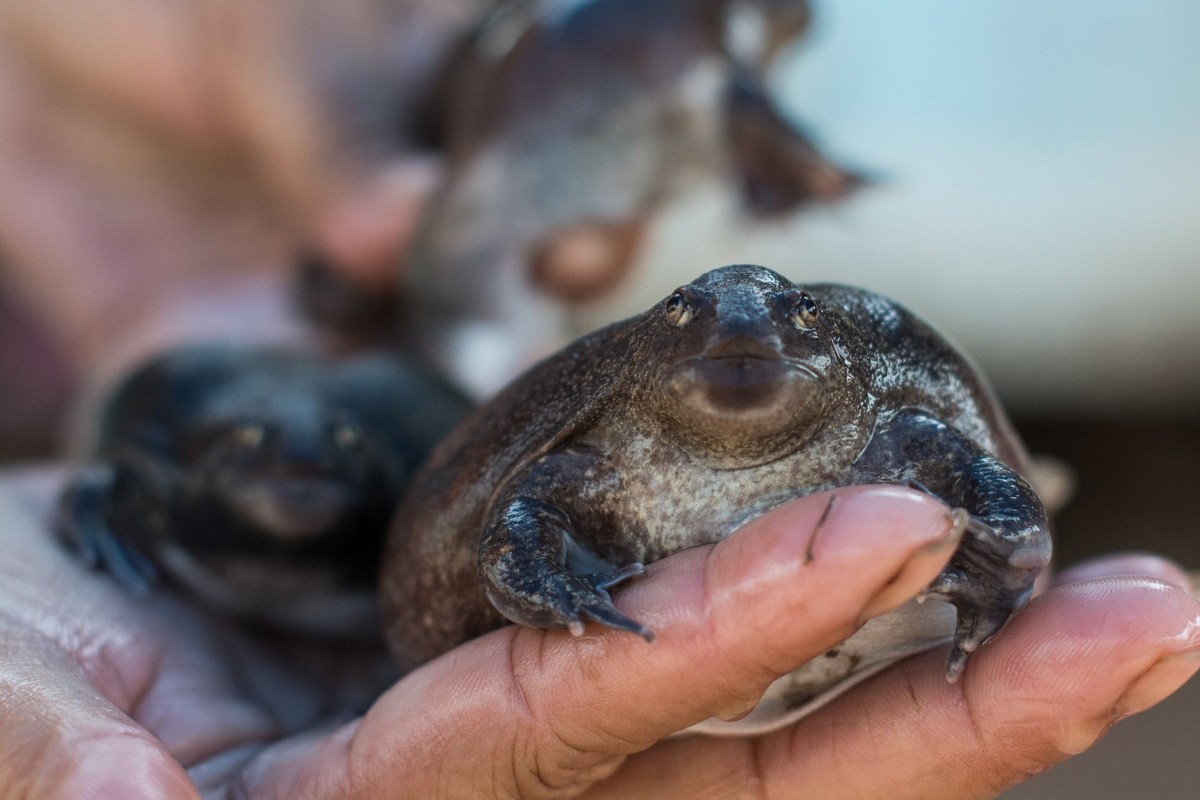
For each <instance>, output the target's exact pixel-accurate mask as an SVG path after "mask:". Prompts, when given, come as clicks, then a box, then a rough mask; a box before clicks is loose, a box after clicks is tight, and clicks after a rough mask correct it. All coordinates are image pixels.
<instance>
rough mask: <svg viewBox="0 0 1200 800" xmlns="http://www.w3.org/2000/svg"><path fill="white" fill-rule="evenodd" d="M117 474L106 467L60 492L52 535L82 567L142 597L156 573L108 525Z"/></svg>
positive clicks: (96, 467) (92, 469)
mask: <svg viewBox="0 0 1200 800" xmlns="http://www.w3.org/2000/svg"><path fill="white" fill-rule="evenodd" d="M118 472H119V471H118V468H117V467H114V466H112V465H107V464H105V465H94V466H90V467H87V468H86V469H84V470H83V471H81V472H80V473H79V474H78V475H77V476H76V477H75V478H74V479H73V480H72V481H71V482H70V483H69V484H68V485H67V487H66V489H65V490H64V491H63V495H62V500H61V502H60V505H59V514H58V520H57V524H56V525H55V531H56V533H57V534H58V537H59V539H60V540H61V541H62V542H63V543H64V544H65V545H66V546H67V548H68V549H70V550H71V551H72V552H74V553H75V555H76V556H78V557H79V558H80V559H81V560H82V561H83V562H84V563H85V564H87V565H88V566H90V567H94V568H99V569H104V570H106V571H108V572H109V573H110V574H111V575H112V576H113V578H115V579H116V580H117V582H118V583H120V584H121V585H122V586H124V587H125V588H126V589H127V590H128V591H130V592H132V593H133V594H137V595H146V594H148V593H149V592H150V589H151V588H152V587H153V586H154V585H155V584H156V583H157V582H158V578H159V575H158V569H157V568H156V567H155V566H154V563H153V562H151V561H150V559H148V558H147V557H146V556H145V555H143V554H142V552H141V551H140V550H138V549H137V547H136V546H134V545H133V544H131V543H130V542H128V541H127V540H125V539H123V538H122V537H120V536H118V535H117V534H116V533H114V532H113V530H112V527H111V526H110V524H109V519H110V511H111V510H112V508H113V503H114V500H115V496H116V487H117V483H118V481H119V478H120V476H119V474H118Z"/></svg>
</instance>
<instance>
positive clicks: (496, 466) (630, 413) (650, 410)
mask: <svg viewBox="0 0 1200 800" xmlns="http://www.w3.org/2000/svg"><path fill="white" fill-rule="evenodd" d="M1026 468H1027V461H1026V457H1025V455H1024V453H1023V450H1022V448H1021V445H1020V443H1019V442H1018V441H1017V439H1016V437H1015V436H1014V434H1013V432H1012V429H1011V428H1010V426H1009V424H1008V422H1007V421H1006V420H1005V417H1004V415H1003V413H1002V411H1001V410H1000V408H999V407H998V405H997V403H996V401H995V399H994V398H993V396H992V394H991V392H990V391H989V389H988V388H987V386H986V385H985V383H984V381H983V380H982V378H981V377H980V376H979V375H978V373H976V372H975V370H974V369H973V368H972V367H971V365H970V364H969V363H968V362H967V361H966V360H965V359H964V358H963V357H962V356H961V355H960V354H959V353H958V352H956V351H955V350H954V348H953V347H952V346H951V345H950V344H948V343H947V342H946V340H945V339H943V338H942V337H941V336H940V335H938V334H937V333H936V332H935V331H934V330H933V329H932V328H930V327H929V326H928V325H927V324H926V323H924V322H923V321H921V320H920V319H918V318H917V317H916V316H914V315H913V314H912V313H910V312H909V311H907V310H905V309H904V308H902V307H900V306H898V305H897V304H895V303H894V302H892V301H890V300H887V299H885V298H883V297H881V296H879V295H877V294H873V293H871V292H868V291H864V290H862V289H855V288H850V287H847V286H839V285H834V284H817V285H810V286H797V285H794V284H793V283H791V282H790V281H788V280H787V279H786V278H784V277H782V276H781V275H779V274H778V273H775V272H773V271H771V270H769V269H765V268H763V267H757V266H729V267H724V268H721V269H717V270H714V271H712V272H709V273H707V274H705V275H702V276H701V277H700V278H698V279H697V280H696V281H694V282H693V283H691V284H688V285H687V286H683V287H681V288H680V289H679V290H678V291H676V292H675V293H673V294H672V295H671V296H670V297H668V298H666V299H665V300H663V301H662V302H660V303H659V304H657V305H656V306H654V307H653V308H651V309H650V310H649V311H648V312H646V313H645V314H642V315H640V316H637V317H634V318H632V319H629V320H626V321H624V322H620V323H616V324H614V325H612V326H610V327H607V328H604V329H602V330H600V331H597V332H596V333H593V334H591V335H589V336H587V337H584V338H583V339H580V340H579V341H577V342H576V343H575V344H573V345H571V346H570V347H568V348H566V349H565V350H563V351H561V352H560V353H558V354H557V355H555V356H553V357H551V358H550V359H548V360H546V361H544V362H542V363H541V364H539V365H538V366H536V367H535V368H533V369H532V370H530V371H529V372H527V373H526V374H525V375H524V376H523V377H521V378H519V379H518V380H517V381H516V382H514V383H513V384H512V385H510V386H509V387H508V388H507V389H506V390H505V391H504V392H503V393H501V394H500V395H499V396H498V397H497V398H495V400H493V401H492V402H490V403H488V404H487V405H485V406H483V407H481V408H480V409H479V410H478V411H476V412H475V414H474V415H473V416H471V417H469V418H468V419H467V420H466V421H465V422H464V423H463V424H462V425H461V426H460V427H459V428H458V429H457V430H456V432H455V433H453V434H452V435H451V436H450V438H449V439H447V440H446V441H444V442H443V443H442V444H440V445H439V446H438V448H437V449H436V450H435V452H434V454H433V455H432V456H431V458H430V461H429V462H428V464H427V465H426V467H425V468H424V469H423V470H422V471H421V472H420V473H419V474H418V475H417V477H416V478H414V483H413V484H412V487H411V489H410V491H409V494H408V496H407V499H406V501H405V503H404V504H403V505H402V508H401V511H400V513H399V514H398V516H397V518H396V521H395V522H394V523H393V529H392V531H391V534H390V540H389V544H388V549H387V553H386V555H385V562H384V563H385V568H384V574H383V581H382V591H383V601H384V605H385V617H386V619H387V626H388V635H389V639H390V642H391V645H392V648H393V651H394V652H395V653H396V654H397V656H398V657H399V658H400V659H401V660H402V661H405V662H406V663H409V664H414V663H419V662H422V661H424V660H427V659H430V658H432V657H434V656H436V655H438V654H439V653H441V652H443V651H446V650H448V649H450V648H452V647H454V646H455V645H457V644H459V643H461V642H463V641H465V640H467V639H470V638H471V637H473V636H476V635H479V634H481V633H484V632H486V631H488V630H490V629H493V628H496V627H499V626H501V625H503V624H504V623H505V619H506V618H507V619H508V620H511V621H514V622H517V623H519V624H523V625H529V626H534V627H543V628H563V627H565V628H569V629H570V630H571V631H572V632H573V633H575V634H582V633H583V631H584V623H585V622H586V621H594V622H598V623H600V624H602V625H607V626H609V627H612V628H617V629H620V630H625V631H630V632H633V633H636V634H639V635H641V636H644V637H646V638H647V639H651V638H652V633H651V632H650V631H649V630H648V629H647V628H646V627H645V626H643V625H642V624H641V623H639V622H638V621H636V620H633V619H630V618H629V617H627V616H626V615H624V614H622V613H621V612H620V611H618V610H617V609H616V608H615V607H614V605H613V604H612V602H611V599H610V597H609V595H608V593H607V591H606V590H607V589H609V588H611V587H612V586H614V585H615V584H617V583H619V582H620V581H622V580H625V579H627V578H629V577H631V576H634V575H637V574H639V573H640V572H641V569H642V567H641V565H642V564H643V563H646V562H650V561H654V560H655V559H659V558H662V557H664V556H666V555H669V554H670V553H673V552H675V551H678V550H681V549H683V548H686V547H690V546H693V545H698V544H703V543H709V542H714V541H717V540H719V539H721V538H723V537H725V536H728V535H730V534H731V533H732V532H734V531H735V530H737V528H738V527H739V526H741V525H742V524H743V523H745V522H746V521H748V520H750V519H752V518H754V517H756V516H758V515H760V514H762V513H764V512H765V511H767V510H769V509H771V508H773V507H775V506H778V505H779V504H781V503H783V502H785V501H787V500H789V499H792V498H795V497H798V496H801V495H806V494H810V493H813V492H818V491H822V490H826V489H831V488H835V487H839V486H846V485H850V484H864V483H891V484H905V485H909V486H912V487H915V488H918V489H921V490H923V491H925V492H928V493H930V494H932V495H934V496H936V497H938V498H941V499H942V500H943V501H944V502H946V503H947V504H948V505H949V506H951V507H953V508H955V509H956V510H957V511H956V513H957V514H958V515H959V516H960V519H961V524H962V525H964V527H965V529H966V534H965V536H964V539H963V543H962V545H961V546H960V547H959V549H958V551H957V552H956V554H955V555H954V557H953V559H952V560H951V562H950V564H949V565H948V566H947V567H946V569H945V570H944V571H943V572H942V574H941V575H940V576H939V577H938V578H937V579H936V580H935V581H934V582H933V584H932V585H930V586H929V587H928V589H927V591H926V593H925V596H929V597H933V598H938V599H941V600H945V601H947V602H948V603H949V604H947V603H938V602H931V603H920V604H918V603H916V602H915V601H914V602H913V603H910V604H908V605H906V606H903V607H902V608H901V609H898V610H897V611H895V612H892V613H891V614H889V615H886V616H885V617H880V618H877V619H876V620H872V621H871V622H869V623H868V624H867V626H865V627H864V628H863V629H862V630H861V631H860V632H859V633H858V634H856V635H855V636H854V637H852V638H851V639H850V640H848V641H847V642H846V643H844V644H843V645H842V646H841V647H839V648H838V649H837V650H836V651H831V652H830V653H829V654H827V655H826V656H825V657H823V658H820V659H816V660H815V661H814V662H810V664H809V665H806V666H805V667H803V668H801V669H800V670H798V671H797V672H795V673H792V674H791V675H789V676H785V677H784V678H781V679H780V681H777V683H776V686H774V687H773V690H772V691H771V692H769V693H768V696H767V697H766V698H765V699H764V702H763V703H762V704H760V706H759V708H758V709H757V710H756V711H755V712H754V713H753V714H751V716H750V717H749V718H747V720H744V721H742V722H739V723H719V722H717V721H710V723H705V726H703V727H706V728H707V729H708V730H715V731H718V732H737V733H744V732H753V731H758V730H763V729H766V728H769V727H772V726H774V725H778V724H782V723H784V722H786V721H789V720H792V719H795V718H797V717H798V716H799V715H800V714H802V713H805V712H806V711H808V710H811V709H812V708H814V707H815V706H816V705H819V704H820V703H821V702H824V701H825V700H827V699H829V698H830V697H832V696H833V695H834V694H836V693H837V692H838V691H841V690H843V689H845V688H847V687H848V686H849V685H851V684H852V683H854V682H855V681H857V680H859V679H861V678H862V677H865V676H866V675H868V674H871V673H872V672H874V671H876V670H878V669H880V668H882V667H883V666H886V665H887V664H888V663H892V662H893V661H895V660H896V659H897V658H899V657H901V656H903V655H907V654H909V653H912V652H916V651H919V650H922V649H926V648H928V647H930V646H932V645H933V644H935V643H937V642H938V641H944V640H945V639H947V638H952V640H953V644H952V647H951V649H950V653H949V656H948V658H947V662H946V670H947V676H948V678H950V679H951V680H954V679H956V678H957V677H958V676H959V674H960V673H961V672H962V670H963V668H964V666H965V664H966V662H967V659H968V656H969V655H970V653H971V652H972V651H974V650H975V649H976V648H977V647H978V646H979V645H981V644H982V643H983V642H984V641H986V640H987V639H988V638H989V637H990V636H992V635H993V634H994V633H996V631H998V630H999V629H1000V627H1001V626H1002V625H1003V624H1004V623H1005V622H1006V621H1007V619H1008V618H1009V616H1010V615H1012V614H1013V612H1014V611H1016V610H1017V609H1019V608H1020V607H1021V606H1022V605H1023V604H1024V603H1025V602H1026V601H1027V600H1028V598H1029V596H1030V594H1031V592H1032V589H1033V585H1034V580H1035V579H1036V578H1037V576H1038V574H1039V573H1041V572H1042V570H1043V569H1044V568H1045V567H1046V565H1047V563H1048V562H1049V559H1050V536H1049V532H1048V527H1047V521H1046V514H1045V511H1044V510H1043V506H1042V503H1041V502H1040V500H1039V499H1038V496H1037V494H1036V493H1035V492H1034V490H1033V489H1032V488H1031V487H1030V485H1029V484H1028V483H1027V482H1026V480H1025V479H1024V478H1022V476H1021V473H1022V472H1023V471H1024V470H1025V469H1026ZM922 599H925V598H924V597H922ZM955 611H956V612H957V620H955V617H956V614H955Z"/></svg>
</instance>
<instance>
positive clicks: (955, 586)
mask: <svg viewBox="0 0 1200 800" xmlns="http://www.w3.org/2000/svg"><path fill="white" fill-rule="evenodd" d="M854 470H855V474H854V476H853V477H854V482H855V483H866V482H888V483H906V484H909V485H912V486H916V487H917V488H920V489H922V490H924V491H928V492H930V493H931V494H933V495H934V496H936V497H938V498H940V499H941V500H943V501H944V502H946V503H948V504H950V505H951V506H955V507H958V508H961V509H962V510H963V511H964V512H965V513H966V514H969V515H970V516H969V518H968V519H967V521H966V531H967V536H966V537H964V539H963V543H962V545H961V546H960V547H959V549H958V551H957V552H956V553H955V555H954V557H953V558H952V559H951V561H950V564H949V565H948V566H947V568H946V569H945V570H944V571H943V572H942V574H941V575H940V576H938V578H937V580H935V581H934V582H933V584H931V585H930V587H929V589H928V594H934V595H939V596H941V597H944V598H945V599H947V600H949V601H950V602H951V603H953V604H954V606H955V608H956V609H957V611H958V622H957V623H956V626H955V633H954V644H953V646H952V648H951V650H950V655H949V656H948V658H947V661H946V676H947V678H949V679H950V680H952V681H953V680H955V679H957V678H958V676H959V675H960V674H961V673H962V670H963V667H964V666H965V665H966V662H967V658H968V657H969V656H970V654H971V653H972V652H973V651H974V650H975V649H976V648H977V647H979V645H981V644H983V643H984V642H985V641H987V639H988V638H990V637H991V636H992V635H993V634H995V633H996V632H997V631H999V630H1000V628H1001V627H1002V626H1003V625H1004V623H1005V622H1007V621H1008V618H1009V617H1010V616H1012V614H1013V612H1015V611H1016V610H1017V609H1019V608H1021V607H1022V606H1023V605H1025V603H1026V602H1027V601H1028V600H1029V597H1030V595H1031V594H1032V592H1033V584H1034V581H1035V580H1036V579H1037V576H1038V575H1039V574H1040V573H1041V572H1042V571H1043V570H1044V569H1045V568H1046V566H1047V565H1048V564H1049V563H1050V531H1049V526H1048V524H1047V521H1046V512H1045V510H1044V509H1043V507H1042V503H1041V501H1040V500H1039V499H1038V496H1037V494H1036V493H1035V492H1034V491H1033V489H1032V488H1031V487H1030V486H1029V484H1028V483H1026V481H1025V480H1024V479H1023V478H1022V477H1021V476H1020V475H1018V474H1017V473H1016V472H1015V471H1014V470H1013V469H1011V468H1010V467H1008V466H1006V465H1005V464H1003V463H1002V462H1001V461H999V460H998V459H996V458H995V457H994V456H992V455H991V454H989V453H987V452H984V451H983V450H982V449H980V448H979V447H977V446H976V445H975V444H974V443H973V442H971V441H970V440H969V439H967V438H966V437H965V436H963V434H961V433H960V432H959V431H957V430H956V429H954V428H953V427H951V426H949V425H947V424H945V423H944V422H942V421H940V420H938V419H936V418H934V417H933V416H931V415H929V414H927V413H925V412H923V411H919V410H917V409H903V410H901V411H899V412H897V413H896V414H895V415H893V416H891V417H889V418H885V419H883V420H881V421H880V423H879V424H878V425H877V427H876V429H875V432H874V434H873V435H872V438H871V441H870V443H869V444H868V445H867V447H866V449H864V451H863V452H862V454H861V455H860V456H859V457H858V459H857V460H856V461H855V463H854Z"/></svg>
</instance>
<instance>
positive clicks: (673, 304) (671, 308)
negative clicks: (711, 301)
mask: <svg viewBox="0 0 1200 800" xmlns="http://www.w3.org/2000/svg"><path fill="white" fill-rule="evenodd" d="M692 313H693V312H692V306H691V303H689V302H688V301H687V298H686V297H684V296H683V292H676V293H675V294H673V295H671V297H670V299H668V300H667V322H669V323H671V324H672V325H674V326H675V327H676V328H682V327H683V326H684V325H687V324H688V322H689V321H690V320H691V318H692Z"/></svg>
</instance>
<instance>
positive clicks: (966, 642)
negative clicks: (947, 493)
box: [921, 508, 1049, 682]
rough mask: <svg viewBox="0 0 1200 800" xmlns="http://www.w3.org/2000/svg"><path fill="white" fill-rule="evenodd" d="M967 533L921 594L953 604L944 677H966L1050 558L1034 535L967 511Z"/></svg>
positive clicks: (959, 511) (964, 517)
mask: <svg viewBox="0 0 1200 800" xmlns="http://www.w3.org/2000/svg"><path fill="white" fill-rule="evenodd" d="M953 513H954V514H955V515H961V517H962V525H963V527H964V528H965V531H966V536H964V538H963V542H962V544H961V545H960V546H959V549H958V552H957V553H956V554H955V556H954V559H953V561H952V562H951V564H950V566H948V567H947V568H946V569H945V570H943V572H942V573H941V574H940V575H939V576H938V577H937V579H935V580H934V582H933V583H931V584H930V585H929V587H928V588H927V589H926V590H925V592H923V593H922V596H921V599H924V598H925V597H927V596H930V595H935V596H938V597H941V598H943V599H945V600H947V601H949V602H950V603H953V604H954V607H955V609H956V610H957V612H958V620H957V622H956V624H955V630H954V641H953V644H952V645H951V648H950V654H949V655H948V656H947V658H946V679H947V680H949V681H951V682H954V681H956V680H958V678H959V676H960V675H962V672H963V669H964V667H965V666H966V664H967V659H968V658H969V657H970V655H971V653H973V652H975V650H976V649H977V648H978V647H979V646H980V645H981V644H983V643H984V642H986V641H987V640H988V639H990V638H991V637H992V636H993V635H995V634H996V633H997V632H998V631H999V630H1000V629H1001V628H1002V627H1003V626H1004V624H1005V623H1006V622H1008V619H1009V617H1011V616H1012V615H1013V613H1015V612H1016V610H1017V609H1019V608H1021V607H1022V606H1024V605H1025V603H1026V602H1027V601H1028V600H1029V596H1030V595H1031V594H1032V592H1033V582H1034V580H1035V579H1036V578H1037V576H1038V574H1039V573H1040V572H1041V571H1042V569H1043V568H1044V567H1045V565H1046V562H1047V560H1048V559H1049V548H1048V547H1047V546H1045V545H1044V544H1043V543H1042V541H1043V540H1042V539H1040V538H1038V537H1037V536H1035V535H1031V534H1024V535H1023V534H1017V535H1005V534H1004V533H1002V532H1001V531H1000V530H998V529H997V528H995V527H993V526H992V525H989V524H988V523H987V522H985V521H984V520H982V519H980V518H979V517H975V516H971V515H969V514H968V513H967V512H966V511H965V510H964V509H961V508H959V509H955V510H954V512H953Z"/></svg>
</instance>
